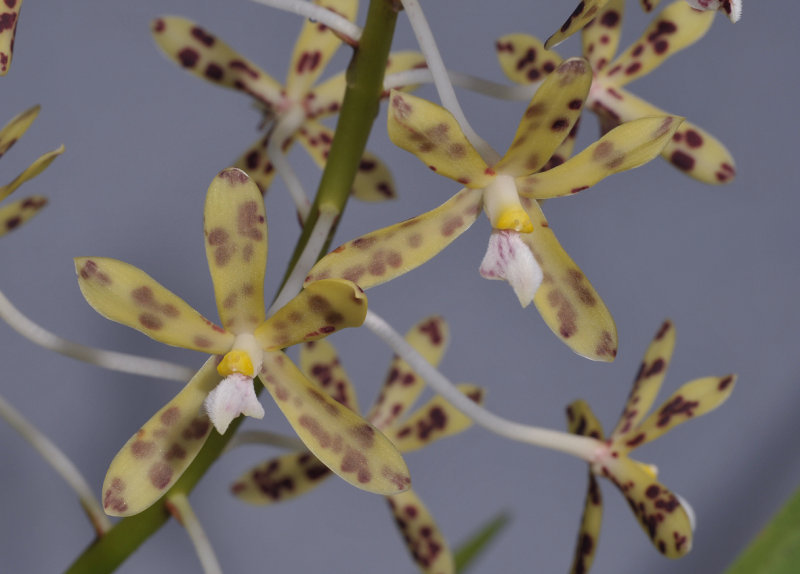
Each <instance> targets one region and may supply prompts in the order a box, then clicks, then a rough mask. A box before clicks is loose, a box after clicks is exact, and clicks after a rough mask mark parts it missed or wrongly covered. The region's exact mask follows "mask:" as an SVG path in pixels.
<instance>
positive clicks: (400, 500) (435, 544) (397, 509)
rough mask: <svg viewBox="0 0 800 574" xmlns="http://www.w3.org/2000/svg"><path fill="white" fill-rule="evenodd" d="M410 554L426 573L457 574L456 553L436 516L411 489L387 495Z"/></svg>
mask: <svg viewBox="0 0 800 574" xmlns="http://www.w3.org/2000/svg"><path fill="white" fill-rule="evenodd" d="M386 500H387V501H388V502H389V509H390V510H391V511H392V515H393V516H394V521H395V524H397V528H399V529H400V534H401V535H402V537H403V540H405V543H406V546H407V547H408V551H409V552H410V553H411V557H412V558H413V559H414V562H415V563H416V564H417V566H418V567H419V569H420V571H421V572H424V573H425V574H454V573H455V571H456V567H455V562H454V560H453V555H452V553H451V552H450V547H449V546H448V545H447V540H445V538H444V536H443V535H442V533H441V531H440V530H439V527H438V526H437V524H436V521H434V519H433V515H431V512H430V511H429V510H428V508H427V507H426V506H425V504H423V502H422V500H421V499H420V498H419V496H417V494H416V493H415V492H414V491H413V490H411V489H409V490H406V491H405V492H401V493H400V494H394V495H392V496H388V497H386Z"/></svg>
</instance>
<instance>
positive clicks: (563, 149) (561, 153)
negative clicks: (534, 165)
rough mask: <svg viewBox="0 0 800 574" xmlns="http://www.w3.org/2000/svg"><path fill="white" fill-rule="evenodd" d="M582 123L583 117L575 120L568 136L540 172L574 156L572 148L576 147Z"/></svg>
mask: <svg viewBox="0 0 800 574" xmlns="http://www.w3.org/2000/svg"><path fill="white" fill-rule="evenodd" d="M580 123H581V119H580V118H578V121H577V122H575V125H574V126H572V129H571V130H570V131H569V134H568V135H567V138H566V139H565V140H564V141H563V142H561V144H560V145H559V146H558V147H557V148H556V151H554V152H553V155H551V156H550V159H549V160H547V163H546V164H544V166H542V169H541V170H540V173H541V172H542V171H547V170H548V169H553V168H554V167H556V166H559V165H561V164H562V163H564V162H565V161H567V160H568V159H569V158H570V157H571V156H572V150H573V149H574V148H575V142H576V141H577V139H578V127H579V126H580Z"/></svg>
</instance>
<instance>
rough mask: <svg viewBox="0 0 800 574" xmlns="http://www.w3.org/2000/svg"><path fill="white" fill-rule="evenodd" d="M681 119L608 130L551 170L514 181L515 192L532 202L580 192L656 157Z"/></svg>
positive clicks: (646, 121)
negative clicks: (529, 198) (531, 198)
mask: <svg viewBox="0 0 800 574" xmlns="http://www.w3.org/2000/svg"><path fill="white" fill-rule="evenodd" d="M681 121H682V118H678V117H675V116H661V117H651V118H642V119H640V120H635V121H632V122H627V123H624V124H622V125H621V126H619V127H617V128H615V129H613V130H611V131H610V132H609V133H607V134H606V135H605V136H603V137H602V138H601V139H600V140H599V141H597V142H595V143H593V144H592V145H590V146H589V147H588V148H586V149H585V150H583V151H582V152H581V153H579V154H578V155H576V156H575V157H573V158H571V159H569V160H567V161H566V162H565V163H563V164H561V165H559V166H556V167H554V168H552V169H549V170H547V171H544V172H542V173H537V174H534V175H531V176H528V177H526V178H520V179H518V180H517V189H518V190H519V193H520V194H522V195H524V196H526V197H533V198H535V199H547V198H551V197H562V196H565V195H570V194H573V193H577V192H579V191H583V190H584V189H587V188H589V187H591V186H593V185H594V184H596V183H597V182H599V181H600V180H602V179H605V178H606V177H608V176H610V175H612V174H615V173H619V172H622V171H627V170H629V169H633V168H635V167H639V166H640V165H642V164H644V163H647V162H648V161H650V160H651V159H653V158H654V157H657V156H658V155H659V153H661V150H663V149H664V146H665V145H667V144H668V143H669V142H670V141H671V140H672V137H673V135H674V134H675V132H676V130H677V129H678V126H679V125H680V123H681Z"/></svg>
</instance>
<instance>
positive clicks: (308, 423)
mask: <svg viewBox="0 0 800 574" xmlns="http://www.w3.org/2000/svg"><path fill="white" fill-rule="evenodd" d="M260 378H261V381H262V382H263V383H264V386H265V387H267V390H268V391H269V392H270V394H271V395H272V398H274V399H275V402H276V403H277V405H278V407H279V408H280V409H281V411H282V412H283V414H284V416H285V417H286V419H287V420H288V421H289V424H291V425H292V428H293V429H294V431H295V432H296V433H297V436H299V437H300V440H302V441H303V442H304V443H305V445H306V446H307V447H308V449H309V450H310V451H311V452H312V453H313V454H314V455H315V456H316V457H317V458H318V459H319V460H320V461H322V462H323V463H324V464H325V466H327V467H328V468H330V469H331V470H332V471H333V472H335V473H336V474H338V475H339V476H341V477H342V478H343V479H344V480H346V481H347V482H349V483H350V484H352V485H354V486H356V487H358V488H361V489H364V490H368V491H370V492H374V493H377V494H395V493H398V492H402V491H404V490H407V489H408V487H409V486H410V484H411V478H410V477H409V474H408V468H407V467H406V464H405V462H404V461H403V458H402V456H400V453H399V452H398V451H397V449H396V448H395V447H394V445H392V443H391V442H390V441H389V439H387V438H386V437H385V436H384V435H383V434H382V433H381V432H380V431H379V430H378V429H376V428H375V427H374V426H372V425H371V424H370V423H368V422H367V421H366V420H364V419H363V418H361V417H360V416H359V415H357V414H356V413H354V412H353V411H351V410H350V409H348V408H347V407H345V406H343V405H341V404H339V403H338V402H336V401H335V400H333V399H332V398H331V397H330V396H328V394H327V393H325V392H323V391H321V390H319V389H317V388H316V387H315V386H314V385H313V384H312V383H311V382H310V381H309V380H308V379H306V378H305V376H303V374H302V373H301V372H300V370H299V369H298V368H297V367H296V366H295V365H294V363H292V362H291V361H290V360H289V358H288V357H287V356H286V355H285V354H283V353H282V352H280V351H267V352H265V353H264V363H263V366H262V370H261V375H260Z"/></svg>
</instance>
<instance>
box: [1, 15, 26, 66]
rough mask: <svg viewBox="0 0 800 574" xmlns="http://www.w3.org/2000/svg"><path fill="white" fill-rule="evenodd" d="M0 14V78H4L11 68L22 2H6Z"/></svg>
mask: <svg viewBox="0 0 800 574" xmlns="http://www.w3.org/2000/svg"><path fill="white" fill-rule="evenodd" d="M4 4H5V6H3V8H2V12H0V76H5V75H6V73H7V72H8V69H9V68H10V67H11V58H12V56H13V55H14V35H15V34H16V33H17V21H18V18H19V11H20V9H21V8H22V0H6V1H5V3H4Z"/></svg>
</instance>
